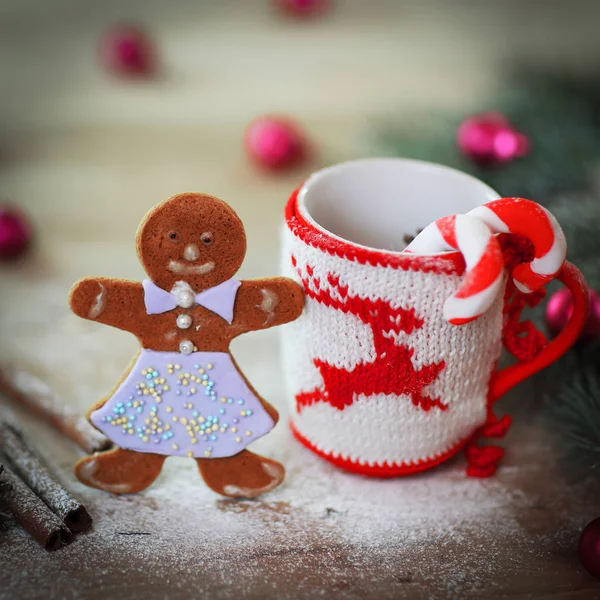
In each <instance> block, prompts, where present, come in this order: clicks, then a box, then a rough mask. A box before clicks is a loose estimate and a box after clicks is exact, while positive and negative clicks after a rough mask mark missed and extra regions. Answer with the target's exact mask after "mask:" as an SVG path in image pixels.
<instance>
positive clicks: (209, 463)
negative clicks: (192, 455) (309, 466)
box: [196, 450, 285, 498]
mask: <svg viewBox="0 0 600 600" xmlns="http://www.w3.org/2000/svg"><path fill="white" fill-rule="evenodd" d="M196 461H197V462H198V468H199V469H200V474H201V475H202V478H203V479H204V481H205V483H206V485H207V486H208V487H209V488H210V489H211V490H213V491H215V492H217V494H222V495H223V496H230V497H232V498H254V497H255V496H260V495H261V494H264V493H265V492H268V491H270V490H272V489H273V488H276V487H277V486H278V485H279V484H280V483H281V482H282V481H283V478H284V476H285V469H284V468H283V466H282V465H280V464H279V463H278V462H276V461H274V460H271V459H270V458H265V457H263V456H259V455H258V454H253V453H252V452H250V451H248V450H242V451H241V452H240V453H239V454H236V455H235V456H228V457H226V458H197V459H196Z"/></svg>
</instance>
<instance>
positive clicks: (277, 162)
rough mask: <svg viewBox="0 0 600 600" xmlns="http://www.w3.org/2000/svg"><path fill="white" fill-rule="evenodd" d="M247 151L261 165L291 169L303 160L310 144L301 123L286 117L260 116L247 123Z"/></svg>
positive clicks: (272, 168) (276, 168)
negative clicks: (299, 124) (298, 123)
mask: <svg viewBox="0 0 600 600" xmlns="http://www.w3.org/2000/svg"><path fill="white" fill-rule="evenodd" d="M245 146H246V151H247V152H248V156H249V157H250V159H251V160H252V161H253V162H254V163H256V164H257V165H258V166H260V167H262V168H266V169H270V170H285V169H291V168H293V167H296V166H298V165H299V164H301V163H302V162H304V161H305V160H306V158H307V155H308V144H307V142H306V138H305V137H304V134H303V133H302V131H301V129H300V127H299V126H298V125H297V124H296V123H294V122H293V121H291V120H290V119H287V118H285V117H260V118H258V119H256V120H254V121H252V123H250V125H249V126H248V128H247V129H246V135H245Z"/></svg>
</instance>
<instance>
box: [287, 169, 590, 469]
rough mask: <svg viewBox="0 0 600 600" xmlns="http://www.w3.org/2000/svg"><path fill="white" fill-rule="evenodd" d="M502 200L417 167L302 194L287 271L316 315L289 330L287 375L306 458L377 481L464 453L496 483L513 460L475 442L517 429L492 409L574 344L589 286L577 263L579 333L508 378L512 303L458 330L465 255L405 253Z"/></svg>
mask: <svg viewBox="0 0 600 600" xmlns="http://www.w3.org/2000/svg"><path fill="white" fill-rule="evenodd" d="M498 197H499V194H498V193H496V192H495V191H494V190H492V189H491V188H490V187H488V186H487V185H485V184H484V183H482V182H481V181H479V180H477V179H475V178H474V177H471V176H469V175H466V174H464V173H461V172H460V171H456V170H454V169H450V168H448V167H444V166H441V165H435V164H430V163H426V162H421V161H415V160H405V159H366V160H358V161H352V162H348V163H343V164H340V165H336V166H333V167H330V168H327V169H324V170H322V171H319V172H318V173H315V174H314V175H312V176H311V177H310V178H309V179H308V180H307V181H306V183H305V184H304V185H303V186H302V187H301V188H300V190H297V191H296V192H294V193H293V194H292V196H291V198H290V200H289V202H288V204H287V207H286V228H285V234H284V243H283V262H282V264H283V270H284V273H285V275H287V276H289V277H292V278H294V279H296V281H299V282H300V283H301V284H302V285H303V287H304V290H305V293H306V308H305V311H304V314H303V315H302V316H301V317H300V318H299V319H298V320H297V321H295V322H294V323H291V324H289V325H287V326H286V327H285V329H284V331H283V334H282V335H283V363H284V376H285V381H286V385H287V391H288V396H289V399H290V402H291V410H290V415H291V417H290V419H291V423H290V424H291V428H292V431H293V433H294V435H295V436H296V437H297V438H298V439H299V440H300V441H301V442H302V443H303V444H304V445H305V446H307V447H308V448H310V449H311V450H313V451H314V452H316V453H317V454H319V455H320V456H322V457H324V458H326V459H327V460H329V461H331V462H332V463H334V464H336V465H337V466H340V467H342V468H345V469H347V470H350V471H354V472H359V473H362V474H366V475H372V476H395V475H403V474H408V473H413V472H416V471H421V470H424V469H428V468H431V467H433V466H435V465H437V464H439V463H441V462H442V461H444V460H446V459H448V458H450V457H451V456H453V455H454V454H456V453H457V452H458V451H459V450H460V449H461V448H463V447H467V450H468V453H467V456H468V458H469V464H470V474H472V475H479V476H486V475H491V474H492V473H493V472H494V471H495V469H496V464H497V462H498V460H499V459H500V457H501V456H502V453H503V451H502V449H501V448H497V447H494V446H491V447H489V446H488V448H487V449H484V450H481V448H479V447H478V446H476V445H475V443H474V442H475V440H476V438H478V437H486V436H487V437H492V436H494V437H500V436H502V435H503V434H504V433H505V432H506V429H507V428H508V425H509V423H510V419H509V418H507V417H505V418H503V419H500V420H499V419H497V418H496V417H495V416H494V414H493V412H492V409H491V407H492V404H493V403H494V402H495V401H496V400H497V399H498V398H499V397H500V396H501V395H502V394H503V393H504V392H505V391H507V389H509V388H510V387H512V386H513V385H515V384H516V383H518V382H519V381H522V380H523V379H525V378H526V377H527V376H529V375H531V374H532V373H534V372H536V371H538V370H539V369H540V368H543V367H544V366H546V365H547V364H549V363H550V362H553V361H554V360H556V359H557V358H558V357H559V356H560V355H561V354H562V353H563V352H565V351H566V350H567V349H568V347H569V346H570V345H572V343H574V341H575V339H576V337H577V335H578V333H579V331H580V330H581V327H582V326H583V319H585V303H586V300H587V296H586V290H585V284H584V282H583V281H582V279H580V274H579V272H578V271H577V270H576V269H575V267H573V266H572V265H570V264H569V263H565V267H564V268H563V270H562V271H561V273H560V274H559V279H561V280H562V281H563V282H564V283H565V284H566V285H567V286H568V287H569V288H571V291H572V292H573V295H574V298H575V311H574V315H573V317H572V321H571V323H570V325H569V326H568V327H567V328H566V329H565V330H564V331H563V333H562V334H561V335H560V336H559V337H558V338H557V339H556V340H554V342H552V343H550V344H548V345H546V346H545V347H544V348H543V349H542V350H541V352H540V353H539V354H538V355H537V356H536V357H535V358H533V357H532V358H533V359H532V360H530V361H529V362H524V363H523V362H521V363H519V364H517V365H515V366H512V367H508V368H507V369H504V370H503V371H500V372H497V371H496V362H497V360H498V358H499V356H500V353H501V351H502V341H503V334H504V333H505V322H504V321H505V319H503V314H504V313H505V312H506V309H507V306H508V305H507V300H508V298H504V296H506V294H504V293H501V294H499V296H498V298H497V299H496V301H495V302H494V304H493V305H492V307H491V308H490V309H489V310H488V311H487V312H486V313H485V314H484V315H483V316H482V317H480V318H479V319H477V320H476V321H474V322H472V323H469V324H467V325H462V326H454V325H450V324H449V323H448V322H447V321H446V320H445V319H444V318H443V305H444V301H445V300H446V299H447V298H448V297H450V296H451V295H452V294H453V293H454V292H456V290H457V288H458V287H459V284H460V282H461V276H462V274H463V272H464V268H465V264H464V260H463V257H462V255H461V254H460V253H458V252H445V253H438V254H431V255H414V254H412V255H411V254H402V253H401V251H402V250H403V249H404V247H405V246H406V245H407V243H408V241H409V240H410V237H412V236H414V235H416V233H417V232H418V231H419V230H420V229H422V228H424V227H425V226H427V225H428V224H430V223H431V222H433V221H435V220H436V219H438V218H440V217H442V216H445V215H449V214H453V213H466V212H468V211H470V210H471V209H473V208H475V207H477V206H479V205H481V204H484V203H486V202H488V201H490V200H494V199H497V198H498ZM507 280H508V277H505V281H504V284H503V288H502V291H504V290H505V288H506V285H507ZM582 311H583V312H582ZM582 315H583V316H582Z"/></svg>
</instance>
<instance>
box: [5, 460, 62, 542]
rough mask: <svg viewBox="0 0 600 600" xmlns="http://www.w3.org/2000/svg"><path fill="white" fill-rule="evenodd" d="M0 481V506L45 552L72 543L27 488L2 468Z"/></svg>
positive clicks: (60, 524)
mask: <svg viewBox="0 0 600 600" xmlns="http://www.w3.org/2000/svg"><path fill="white" fill-rule="evenodd" d="M0 481H1V482H3V483H6V484H7V485H6V486H4V487H3V488H2V494H1V495H0V504H2V506H3V507H5V508H6V509H7V510H10V512H11V513H12V515H13V517H14V518H15V520H16V521H17V522H18V523H19V524H20V525H21V527H23V529H25V531H27V533H29V535H30V536H31V537H32V538H33V539H34V540H35V541H36V542H38V543H39V544H40V545H41V546H43V547H44V548H45V549H46V550H58V549H59V548H60V547H61V546H63V545H64V544H68V543H70V542H71V541H72V539H73V538H72V535H71V532H70V531H69V530H68V529H67V526H66V525H65V524H64V523H63V522H62V521H61V520H60V519H59V518H58V517H57V516H56V515H55V514H54V513H53V512H52V511H51V510H50V509H49V508H48V507H47V506H46V505H45V504H44V502H43V501H42V500H41V499H40V498H38V497H37V496H36V495H35V494H34V493H33V492H32V491H31V490H30V489H29V488H28V487H27V485H26V484H25V483H24V482H23V481H21V480H20V479H19V478H18V477H17V475H15V474H14V473H13V472H12V471H11V470H10V469H8V468H7V467H6V465H4V470H3V471H2V473H1V474H0Z"/></svg>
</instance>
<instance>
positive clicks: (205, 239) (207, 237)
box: [200, 231, 215, 246]
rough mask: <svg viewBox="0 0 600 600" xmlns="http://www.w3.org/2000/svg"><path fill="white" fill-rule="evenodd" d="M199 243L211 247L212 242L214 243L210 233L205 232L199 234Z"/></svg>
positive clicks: (213, 237)
mask: <svg viewBox="0 0 600 600" xmlns="http://www.w3.org/2000/svg"><path fill="white" fill-rule="evenodd" d="M200 241H201V242H202V243H203V244H204V245H205V246H212V244H213V242H214V241H215V236H214V235H213V234H212V233H211V232H210V231H205V232H204V233H201V234H200Z"/></svg>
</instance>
